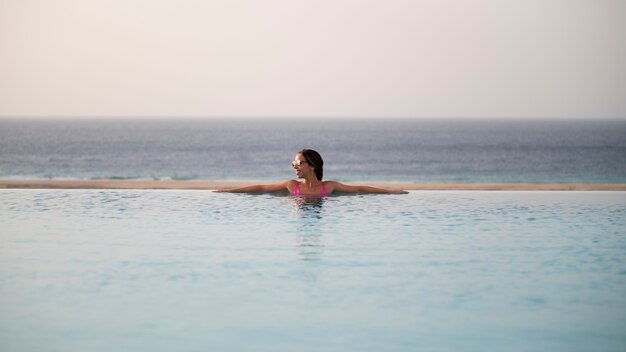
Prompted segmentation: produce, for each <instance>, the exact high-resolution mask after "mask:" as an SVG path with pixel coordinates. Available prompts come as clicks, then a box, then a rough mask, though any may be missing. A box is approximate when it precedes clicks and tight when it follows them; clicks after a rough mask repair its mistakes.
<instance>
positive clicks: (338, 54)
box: [0, 0, 626, 118]
mask: <svg viewBox="0 0 626 352" xmlns="http://www.w3.org/2000/svg"><path fill="white" fill-rule="evenodd" d="M0 116H85V117H91V116H99V117H100V116H210V117H229V116H243V117H256V116H259V117H270V116H280V117H317V116H320V117H348V116H351V117H361V116H363V117H379V116H383V117H386V116H393V117H613V118H615V117H617V118H626V1H623V0H475V1H472V0H432V1H420V0H413V1H402V0H392V1H380V0H378V1H370V0H353V1H342V0H329V1H326V0H316V1H311V0H308V1H301V0H280V1H274V0H247V1H243V0H239V1H236V0H231V1H229V0H222V1H209V0H197V1H194V0H176V1H175V0H171V1H166V0H76V1H71V0H0Z"/></svg>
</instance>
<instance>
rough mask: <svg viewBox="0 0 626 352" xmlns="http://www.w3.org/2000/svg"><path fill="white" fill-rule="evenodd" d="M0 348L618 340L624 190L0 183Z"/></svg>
mask: <svg viewBox="0 0 626 352" xmlns="http://www.w3.org/2000/svg"><path fill="white" fill-rule="evenodd" d="M0 231H1V235H0V349H1V350H2V351H43V350H45V351H173V350H184V351H416V350H420V351H503V350H506V351H624V350H626V193H625V192H470V191H459V192H452V191H448V192H436V191H433V192H427V191H415V192H411V193H410V194H408V195H341V196H331V197H329V198H327V199H323V200H319V199H317V200H305V199H300V198H294V197H292V196H282V195H270V194H264V195H246V194H227V193H213V192H207V191H172V190H169V191H156V190H154V191H145V190H144V191H136V190H123V191H120V190H2V191H0Z"/></svg>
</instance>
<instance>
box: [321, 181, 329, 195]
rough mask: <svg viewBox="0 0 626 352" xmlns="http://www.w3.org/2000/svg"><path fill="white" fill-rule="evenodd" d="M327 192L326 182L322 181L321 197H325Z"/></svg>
mask: <svg viewBox="0 0 626 352" xmlns="http://www.w3.org/2000/svg"><path fill="white" fill-rule="evenodd" d="M327 196H328V192H327V191H326V182H322V197H327Z"/></svg>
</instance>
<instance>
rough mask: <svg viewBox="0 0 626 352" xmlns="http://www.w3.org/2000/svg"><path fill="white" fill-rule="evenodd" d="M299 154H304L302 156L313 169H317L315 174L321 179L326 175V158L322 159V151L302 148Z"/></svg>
mask: <svg viewBox="0 0 626 352" xmlns="http://www.w3.org/2000/svg"><path fill="white" fill-rule="evenodd" d="M298 154H302V156H303V157H304V158H305V159H306V162H307V163H308V164H309V165H311V166H313V169H315V176H316V177H317V179H318V180H320V181H321V180H322V177H324V160H322V156H321V155H320V153H318V152H316V151H315V150H313V149H302V150H301V151H299V152H298Z"/></svg>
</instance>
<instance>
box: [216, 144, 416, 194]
mask: <svg viewBox="0 0 626 352" xmlns="http://www.w3.org/2000/svg"><path fill="white" fill-rule="evenodd" d="M291 166H292V167H293V168H294V169H295V171H296V177H298V178H301V179H304V180H303V181H302V182H299V181H296V180H289V181H283V182H278V183H273V184H267V185H254V186H247V187H241V188H235V189H229V190H218V191H217V192H236V193H254V192H285V191H287V192H289V193H291V194H293V195H294V196H304V197H326V196H328V195H330V194H331V193H333V192H344V193H390V194H405V193H408V192H407V191H399V190H387V189H382V188H376V187H370V186H350V185H344V184H343V183H339V182H335V181H322V177H323V175H324V161H323V160H322V157H321V156H320V154H319V153H318V152H316V151H315V150H312V149H302V150H301V151H299V152H298V154H296V157H295V159H294V161H292V162H291Z"/></svg>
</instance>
